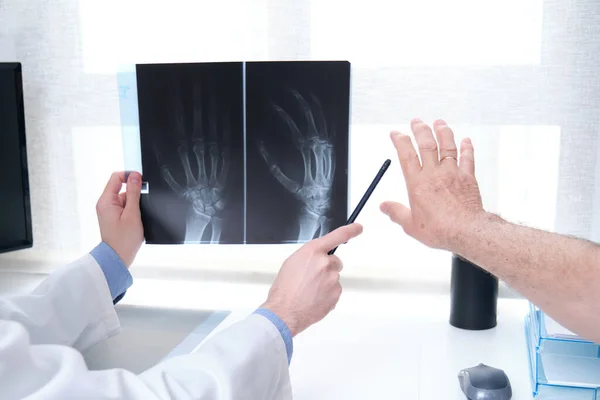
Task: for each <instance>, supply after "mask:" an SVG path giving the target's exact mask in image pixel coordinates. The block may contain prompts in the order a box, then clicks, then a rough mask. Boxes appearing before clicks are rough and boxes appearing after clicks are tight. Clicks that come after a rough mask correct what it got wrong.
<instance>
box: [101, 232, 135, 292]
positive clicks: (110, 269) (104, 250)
mask: <svg viewBox="0 0 600 400" xmlns="http://www.w3.org/2000/svg"><path fill="white" fill-rule="evenodd" d="M90 254H91V255H92V257H94V259H95V260H96V262H97V263H98V265H100V268H101V269H102V272H103V273H104V276H105V277H106V283H108V288H109V289H110V295H111V296H112V299H113V302H114V303H115V304H116V303H117V302H118V301H119V300H121V298H123V295H124V294H125V291H127V289H129V287H130V286H131V285H132V284H133V277H132V276H131V274H130V273H129V271H128V270H127V267H126V266H125V263H123V260H121V257H119V255H118V254H117V253H115V251H114V250H113V249H112V248H111V247H110V246H109V245H108V244H106V243H105V242H101V243H100V244H99V245H98V246H96V247H94V249H93V250H92V251H90Z"/></svg>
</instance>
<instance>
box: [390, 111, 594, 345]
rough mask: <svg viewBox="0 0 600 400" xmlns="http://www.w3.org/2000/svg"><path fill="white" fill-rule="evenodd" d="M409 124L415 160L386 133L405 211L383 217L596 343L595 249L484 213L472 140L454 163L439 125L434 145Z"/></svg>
mask: <svg viewBox="0 0 600 400" xmlns="http://www.w3.org/2000/svg"><path fill="white" fill-rule="evenodd" d="M411 125H412V130H413V133H414V137H415V141H416V143H417V146H418V151H419V153H420V156H421V157H420V158H421V161H419V157H418V156H417V152H416V151H415V148H414V147H413V145H412V142H411V139H410V138H409V137H408V136H406V135H402V134H400V133H392V135H391V136H392V141H393V142H394V145H395V147H396V150H397V151H398V157H399V159H400V164H401V166H402V171H403V173H404V177H405V181H406V186H407V190H408V196H409V201H410V208H408V207H406V206H404V205H401V204H399V203H394V202H386V203H383V204H382V211H383V212H384V213H386V214H387V215H388V216H389V217H390V218H391V219H392V220H393V221H394V222H396V223H398V224H400V225H401V226H402V228H403V229H404V231H405V232H406V233H407V234H408V235H410V236H412V237H414V238H415V239H417V240H419V241H420V242H422V243H424V244H426V245H428V246H429V247H432V248H438V249H443V250H448V251H451V252H453V253H456V254H459V255H461V256H462V257H464V258H466V259H468V260H470V261H472V262H473V263H475V264H476V265H479V266H481V267H482V268H485V269H486V270H488V271H489V272H490V273H492V274H494V275H496V276H497V277H498V278H500V279H502V280H503V281H505V282H506V283H507V284H508V285H509V286H511V287H512V288H514V289H515V290H517V291H518V292H520V293H521V294H522V295H523V296H525V297H527V298H528V299H529V300H531V301H532V302H533V303H534V304H536V305H537V306H538V307H540V308H541V309H542V310H544V312H546V313H547V314H548V315H549V316H551V317H552V318H554V319H555V320H556V321H558V322H559V323H560V324H562V325H563V326H565V327H566V328H568V329H570V330H571V331H573V332H575V333H577V334H579V335H581V336H583V337H585V338H587V339H589V340H592V341H596V342H600V319H598V315H599V314H600V291H598V287H600V246H598V245H596V244H594V243H591V242H589V241H586V240H581V239H576V238H571V237H567V236H564V235H559V234H555V233H550V232H545V231H542V230H539V229H533V228H529V227H526V226H521V225H517V224H513V223H510V222H507V221H505V220H504V219H502V218H500V217H499V216H497V215H494V214H492V213H489V212H486V211H484V209H483V205H482V200H481V196H480V192H479V188H478V184H477V181H476V179H475V163H474V156H473V154H474V153H473V145H472V144H471V142H470V140H468V139H466V140H464V141H463V142H462V143H461V147H460V159H459V162H458V163H457V158H458V151H457V147H456V144H455V140H454V134H453V132H452V130H451V129H450V127H448V126H447V124H446V123H445V122H444V121H436V123H435V124H434V131H435V135H436V136H437V141H436V138H434V134H433V132H432V131H431V129H430V128H429V126H427V125H426V124H424V123H423V122H422V121H419V120H414V121H413V122H412V124H411ZM438 143H439V145H438ZM541 145H542V147H540V148H543V143H542V144H541Z"/></svg>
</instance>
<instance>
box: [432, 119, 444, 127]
mask: <svg viewBox="0 0 600 400" xmlns="http://www.w3.org/2000/svg"><path fill="white" fill-rule="evenodd" d="M433 124H434V125H435V126H445V125H448V124H447V123H446V121H444V120H443V119H438V120H437V121H435V122H434V123H433Z"/></svg>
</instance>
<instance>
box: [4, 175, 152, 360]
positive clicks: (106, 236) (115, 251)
mask: <svg viewBox="0 0 600 400" xmlns="http://www.w3.org/2000/svg"><path fill="white" fill-rule="evenodd" d="M123 182H124V173H115V174H113V176H112V177H111V179H110V181H109V183H108V185H107V186H106V189H105V190H104V192H103V194H102V196H101V197H100V199H99V201H98V204H97V211H98V219H99V222H100V230H101V234H102V242H101V243H100V244H99V245H98V246H97V247H95V248H94V249H93V250H92V251H91V252H90V254H87V255H85V256H84V257H82V258H80V259H79V260H76V261H74V262H72V263H70V264H69V265H67V266H65V267H62V268H59V269H58V270H56V271H54V272H53V273H52V274H50V275H49V276H48V277H47V278H46V279H45V280H44V281H42V283H41V284H40V285H39V286H38V287H36V288H35V289H34V290H33V292H32V293H28V294H22V295H15V296H10V297H7V298H3V299H0V319H2V320H11V321H15V322H18V323H20V324H21V325H22V326H23V327H24V328H25V329H26V330H27V332H28V334H29V338H30V341H31V343H33V344H42V343H43V344H63V345H68V346H73V347H75V348H78V349H80V350H82V349H85V348H87V347H89V346H91V345H92V344H94V343H95V342H97V341H98V340H102V339H104V338H106V337H107V336H109V335H111V334H113V333H115V332H116V331H118V328H119V323H118V320H117V318H116V315H114V310H113V308H112V304H113V303H116V302H118V301H119V300H120V299H121V298H122V297H123V295H124V294H125V291H126V290H127V288H129V286H131V284H132V277H131V275H130V273H129V271H128V270H127V267H128V266H129V264H130V263H131V262H132V261H133V258H134V257H135V253H136V252H137V250H138V249H139V247H140V246H141V243H142V241H143V228H142V224H141V220H140V217H139V206H138V204H139V196H140V191H141V183H140V182H141V176H140V175H139V174H136V173H132V174H131V177H130V181H129V183H128V184H127V192H126V193H123V194H119V191H120V189H121V185H122V183H123ZM128 204H129V206H128ZM107 289H108V292H109V295H110V299H111V302H107V301H106V294H107ZM98 326H105V327H106V329H105V330H99V329H97V327H98Z"/></svg>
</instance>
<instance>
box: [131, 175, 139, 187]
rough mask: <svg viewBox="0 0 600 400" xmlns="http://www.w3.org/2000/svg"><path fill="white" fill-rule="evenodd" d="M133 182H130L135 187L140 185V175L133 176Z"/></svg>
mask: <svg viewBox="0 0 600 400" xmlns="http://www.w3.org/2000/svg"><path fill="white" fill-rule="evenodd" d="M130 176H131V180H130V182H131V183H132V184H134V185H139V184H140V178H139V175H138V174H131V175H130Z"/></svg>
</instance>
